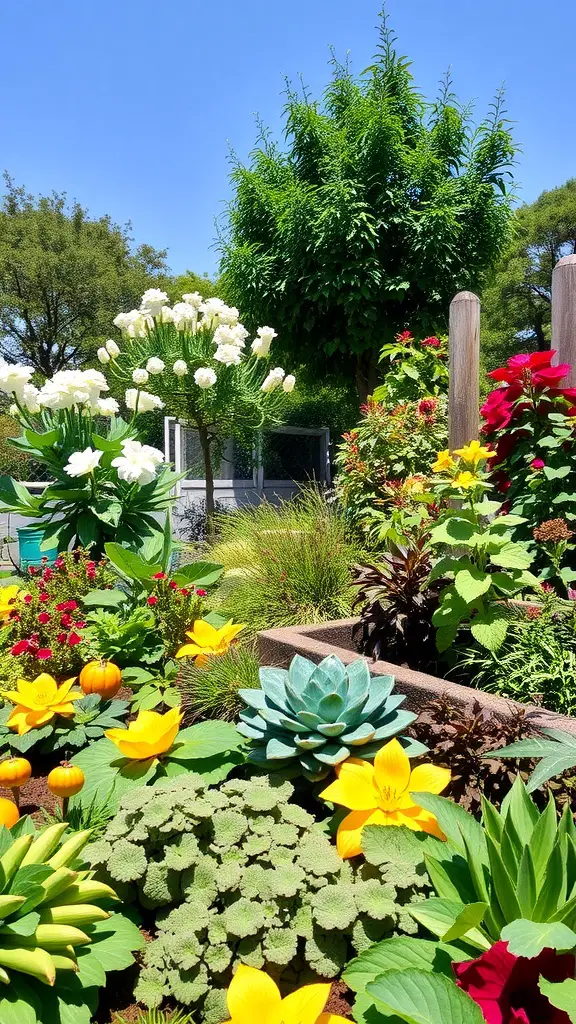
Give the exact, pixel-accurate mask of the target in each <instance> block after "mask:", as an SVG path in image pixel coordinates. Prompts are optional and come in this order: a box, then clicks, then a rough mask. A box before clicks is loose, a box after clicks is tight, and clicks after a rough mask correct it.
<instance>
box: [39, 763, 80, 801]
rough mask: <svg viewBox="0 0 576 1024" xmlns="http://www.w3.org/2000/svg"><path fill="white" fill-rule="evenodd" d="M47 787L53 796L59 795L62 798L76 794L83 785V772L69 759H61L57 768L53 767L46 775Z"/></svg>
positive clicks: (65, 798)
mask: <svg viewBox="0 0 576 1024" xmlns="http://www.w3.org/2000/svg"><path fill="white" fill-rule="evenodd" d="M47 782H48V789H49V790H50V792H51V793H53V794H54V796H61V797H62V799H63V800H67V799H68V797H71V796H76V793H79V792H80V790H81V789H82V786H83V785H84V772H83V771H82V769H81V768H77V767H76V765H75V764H70V762H69V761H61V763H60V764H59V765H58V767H57V768H53V769H52V771H51V772H50V774H49V775H48V779H47Z"/></svg>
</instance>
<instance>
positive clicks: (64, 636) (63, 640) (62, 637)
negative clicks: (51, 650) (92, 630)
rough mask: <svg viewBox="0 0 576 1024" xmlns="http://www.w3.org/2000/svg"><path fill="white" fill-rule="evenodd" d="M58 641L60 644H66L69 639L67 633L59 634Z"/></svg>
mask: <svg viewBox="0 0 576 1024" xmlns="http://www.w3.org/2000/svg"><path fill="white" fill-rule="evenodd" d="M56 639H57V641H58V643H59V644H65V643H66V641H67V639H68V634H67V633H58V636H57V637H56Z"/></svg>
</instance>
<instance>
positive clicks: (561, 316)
mask: <svg viewBox="0 0 576 1024" xmlns="http://www.w3.org/2000/svg"><path fill="white" fill-rule="evenodd" d="M552 348H555V349H556V353H557V354H556V356H555V362H557V363H571V365H572V372H571V374H570V378H569V380H568V381H563V382H562V384H563V385H566V384H568V385H570V386H571V387H573V386H574V385H575V384H576V256H563V257H562V259H559V260H558V263H557V264H556V266H555V267H554V270H553V272H552Z"/></svg>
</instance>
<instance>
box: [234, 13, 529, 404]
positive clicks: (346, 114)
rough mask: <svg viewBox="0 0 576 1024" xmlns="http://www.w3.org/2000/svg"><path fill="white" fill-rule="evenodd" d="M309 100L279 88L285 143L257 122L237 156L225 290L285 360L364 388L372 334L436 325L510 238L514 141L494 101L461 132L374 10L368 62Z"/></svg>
mask: <svg viewBox="0 0 576 1024" xmlns="http://www.w3.org/2000/svg"><path fill="white" fill-rule="evenodd" d="M332 65H333V76H332V80H331V82H330V84H329V85H328V87H327V89H326V91H325V93H324V96H323V98H322V100H321V101H315V100H313V99H312V98H311V97H310V95H309V94H308V92H307V91H306V90H305V89H304V91H303V94H302V95H297V94H296V93H295V92H294V91H293V90H292V89H291V88H290V87H289V88H288V97H287V102H286V106H285V111H284V115H285V126H286V145H285V147H284V148H281V147H280V146H279V145H277V144H276V143H275V142H274V141H273V140H272V139H271V137H270V135H269V133H267V132H266V131H265V130H263V129H261V130H260V136H259V140H258V145H257V148H256V149H255V150H254V152H253V154H252V157H251V160H250V163H249V165H248V166H243V165H242V164H240V163H236V164H235V166H234V168H233V172H232V182H233V186H234V197H233V200H232V203H231V205H230V209H229V223H228V230H227V233H226V234H225V236H224V238H223V240H222V263H221V270H222V272H223V284H224V290H225V294H226V297H227V300H228V301H233V302H234V304H235V305H237V306H239V307H240V308H241V309H242V311H243V315H244V317H245V318H249V320H250V326H253V325H255V324H256V323H267V324H268V323H269V324H272V325H273V326H274V327H275V328H276V329H277V330H278V333H279V340H280V341H281V343H283V344H284V346H285V348H286V350H287V352H289V353H290V355H291V356H292V358H293V359H296V358H297V359H298V360H299V361H300V362H309V361H310V360H311V359H316V360H317V362H318V364H319V368H320V367H335V366H336V365H337V363H338V362H340V364H341V366H342V368H345V369H346V371H347V372H348V373H350V371H351V370H353V371H354V372H355V375H356V382H357V387H358V390H359V393H360V395H361V397H365V395H366V394H367V393H369V392H370V391H371V390H372V389H373V387H374V384H375V383H376V381H377V367H378V353H379V349H380V347H381V345H382V344H383V343H384V342H387V341H391V340H392V337H393V335H394V334H395V333H396V332H398V331H400V330H403V329H405V328H407V327H410V328H412V329H414V330H416V331H420V330H423V331H426V332H427V333H431V332H433V331H435V330H439V329H441V328H443V327H444V326H445V324H446V319H447V312H448V306H449V303H450V300H451V299H452V297H453V295H454V293H455V292H456V291H458V290H460V289H463V288H471V289H474V290H477V289H479V288H480V286H481V284H482V282H483V281H484V279H485V277H486V274H487V273H488V272H489V271H490V270H491V269H492V267H493V266H494V264H495V262H496V261H497V260H498V258H499V257H500V255H501V253H502V251H503V249H504V247H505V245H506V244H507V241H508V225H509V220H510V211H511V202H512V195H511V191H510V187H511V185H510V182H511V171H510V167H511V165H512V162H513V158H514V153H515V147H514V143H513V141H512V138H511V135H510V132H509V130H508V122H507V121H506V120H505V117H504V112H503V108H502V97H501V95H500V94H499V95H498V96H497V98H496V101H495V103H494V104H493V106H492V108H491V111H490V113H489V115H488V116H487V118H486V119H485V120H484V121H482V123H481V124H480V125H479V126H478V127H476V128H474V127H473V126H472V124H471V120H470V109H469V108H468V107H463V106H461V105H460V103H459V102H458V101H457V100H456V98H455V96H454V95H453V93H452V91H451V86H450V81H449V80H448V79H446V81H445V82H444V83H443V86H442V89H441V91H440V96H439V98H438V99H437V100H436V101H435V102H432V103H429V102H425V101H424V100H423V99H422V97H421V96H420V94H419V93H418V91H417V89H416V87H415V85H414V82H413V79H412V75H411V72H410V63H409V61H408V60H407V59H406V58H405V57H402V56H399V55H398V53H397V51H396V49H395V38H394V36H393V34H392V32H391V30H390V28H389V26H388V23H387V20H386V16H385V13H384V12H383V13H382V20H381V28H380V41H379V46H378V54H377V56H376V57H375V59H374V64H373V65H372V66H371V67H369V68H368V69H367V70H366V71H365V72H364V73H363V74H362V75H360V76H359V77H355V76H354V75H353V74H352V72H351V71H350V68H349V67H348V65H347V64H346V65H342V64H340V63H338V62H337V61H336V59H335V58H333V59H332Z"/></svg>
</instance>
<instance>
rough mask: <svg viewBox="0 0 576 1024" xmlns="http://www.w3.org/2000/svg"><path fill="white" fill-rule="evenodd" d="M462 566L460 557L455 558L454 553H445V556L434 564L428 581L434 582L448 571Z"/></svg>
mask: <svg viewBox="0 0 576 1024" xmlns="http://www.w3.org/2000/svg"><path fill="white" fill-rule="evenodd" d="M459 566H460V559H459V558H454V556H453V555H445V556H444V558H439V559H438V561H437V562H436V564H435V565H433V566H432V569H431V570H430V574H429V576H428V582H429V583H433V582H434V580H439V579H441V578H442V576H444V575H445V574H446V573H447V572H451V573H453V572H455V571H456V570H457V569H458V568H459Z"/></svg>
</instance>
